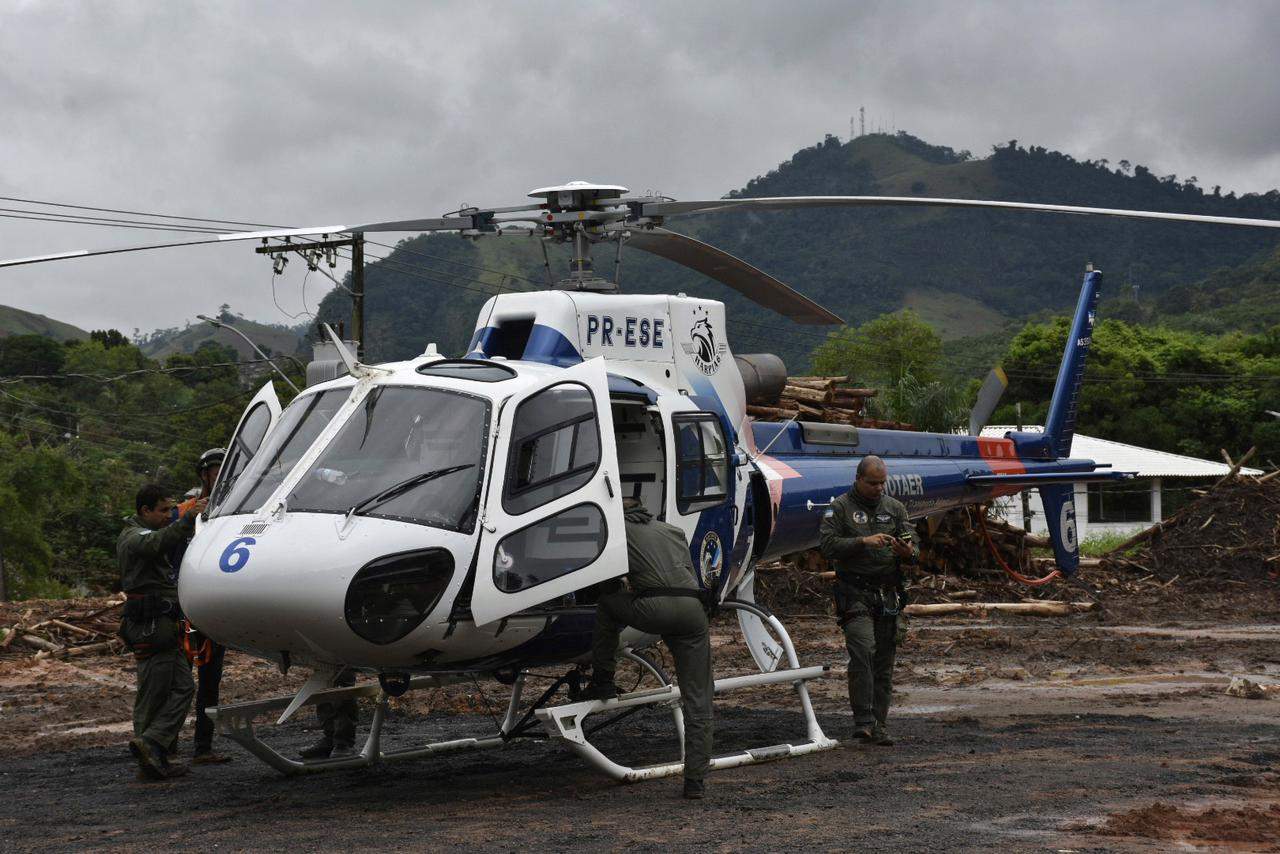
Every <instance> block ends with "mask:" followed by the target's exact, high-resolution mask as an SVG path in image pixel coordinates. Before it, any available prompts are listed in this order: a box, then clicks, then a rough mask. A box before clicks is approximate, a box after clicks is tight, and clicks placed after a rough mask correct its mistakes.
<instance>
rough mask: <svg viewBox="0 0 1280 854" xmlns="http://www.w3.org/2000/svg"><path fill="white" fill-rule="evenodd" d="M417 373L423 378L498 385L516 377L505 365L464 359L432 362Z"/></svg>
mask: <svg viewBox="0 0 1280 854" xmlns="http://www.w3.org/2000/svg"><path fill="white" fill-rule="evenodd" d="M418 373H420V374H422V375H423V376H425V377H453V378H454V379H459V380H474V381H475V382H479V383H500V382H502V381H503V380H509V379H511V378H512V377H514V376H515V375H516V372H515V371H513V370H511V369H510V368H508V367H506V366H505V365H495V364H494V363H493V362H469V361H466V360H465V359H459V360H456V361H455V360H446V361H443V362H432V363H431V364H429V365H423V366H422V367H420V368H418Z"/></svg>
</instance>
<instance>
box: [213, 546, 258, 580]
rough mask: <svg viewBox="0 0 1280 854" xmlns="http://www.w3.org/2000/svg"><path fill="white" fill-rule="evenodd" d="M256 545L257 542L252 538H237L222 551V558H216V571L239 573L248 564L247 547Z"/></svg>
mask: <svg viewBox="0 0 1280 854" xmlns="http://www.w3.org/2000/svg"><path fill="white" fill-rule="evenodd" d="M257 543H258V541H257V540H255V539H254V538H253V537H237V538H236V539H234V540H232V541H231V542H229V543H227V547H226V548H225V549H223V550H222V556H221V557H219V558H218V569H221V570H222V571H223V572H239V571H240V570H242V569H244V565H245V564H246V563H248V562H249V549H248V548H247V547H248V546H252V545H257Z"/></svg>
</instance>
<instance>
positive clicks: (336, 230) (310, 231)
mask: <svg viewBox="0 0 1280 854" xmlns="http://www.w3.org/2000/svg"><path fill="white" fill-rule="evenodd" d="M351 230H352V229H349V228H347V227H346V226H344V225H322V226H318V227H316V228H275V229H270V230H267V231H231V232H228V233H226V234H219V235H217V236H216V237H206V238H201V239H200V240H179V241H175V242H173V243H145V244H142V245H139V246H117V247H115V248H113V249H75V250H72V251H71V252H57V253H54V254H52V255H33V256H31V257H29V258H9V259H6V260H0V267H20V266H22V265H23V264H41V263H44V262H46V261H65V260H67V259H69V258H93V257H95V256H98V255H120V254H122V253H125V252H147V251H150V250H152V249H170V248H173V247H176V246H199V245H201V244H205V243H226V242H228V241H236V240H264V239H266V238H269V237H303V236H308V235H325V234H346V233H348V232H350V231H351Z"/></svg>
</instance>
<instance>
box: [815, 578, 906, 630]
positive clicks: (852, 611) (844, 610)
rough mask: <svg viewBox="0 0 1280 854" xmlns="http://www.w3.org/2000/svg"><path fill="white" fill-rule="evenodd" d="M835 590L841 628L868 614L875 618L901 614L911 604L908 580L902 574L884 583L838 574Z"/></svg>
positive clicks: (834, 594) (837, 613) (837, 615)
mask: <svg viewBox="0 0 1280 854" xmlns="http://www.w3.org/2000/svg"><path fill="white" fill-rule="evenodd" d="M831 593H832V596H833V597H834V598H835V601H836V619H837V620H838V621H839V623H840V627H841V628H844V626H845V624H846V623H848V622H849V621H850V620H853V619H855V618H857V617H861V616H863V615H864V614H869V615H870V616H871V617H872V618H874V619H880V618H882V617H897V616H898V615H899V614H900V613H902V609H903V608H905V607H906V606H907V591H906V582H905V580H904V579H903V578H902V576H901V575H900V574H899V575H897V577H896V578H894V579H892V580H890V581H887V582H884V583H880V584H877V583H875V582H873V581H871V580H869V579H867V580H863V579H860V578H856V577H855V578H851V577H850V576H847V575H846V576H841V575H837V576H836V582H835V584H834V585H833V586H832V588H831Z"/></svg>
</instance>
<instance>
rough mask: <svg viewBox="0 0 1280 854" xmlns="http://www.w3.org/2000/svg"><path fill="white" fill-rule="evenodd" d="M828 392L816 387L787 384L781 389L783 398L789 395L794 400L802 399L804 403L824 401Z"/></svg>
mask: <svg viewBox="0 0 1280 854" xmlns="http://www.w3.org/2000/svg"><path fill="white" fill-rule="evenodd" d="M829 394H830V392H826V391H822V390H820V389H816V388H804V387H803V386H798V385H788V386H785V387H784V388H783V389H782V396H783V397H784V398H786V397H790V398H794V399H795V400H799V401H804V402H805V403H826V402H827V397H828V395H829Z"/></svg>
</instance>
